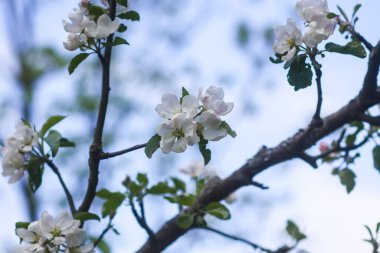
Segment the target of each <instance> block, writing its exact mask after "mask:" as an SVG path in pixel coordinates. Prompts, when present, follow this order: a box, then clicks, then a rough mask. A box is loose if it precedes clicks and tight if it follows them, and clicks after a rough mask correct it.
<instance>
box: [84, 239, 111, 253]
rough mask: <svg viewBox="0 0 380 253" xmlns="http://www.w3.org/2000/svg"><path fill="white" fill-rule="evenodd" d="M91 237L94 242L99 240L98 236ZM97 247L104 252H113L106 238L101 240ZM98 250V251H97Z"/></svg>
mask: <svg viewBox="0 0 380 253" xmlns="http://www.w3.org/2000/svg"><path fill="white" fill-rule="evenodd" d="M89 239H90V240H91V241H92V242H95V241H97V240H98V238H97V237H93V236H90V237H89ZM96 248H97V249H99V250H100V251H101V252H102V253H111V249H110V246H109V245H108V244H107V243H106V241H104V240H100V241H99V242H98V244H97V245H96ZM96 252H97V251H96Z"/></svg>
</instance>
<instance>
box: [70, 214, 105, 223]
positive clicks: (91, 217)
mask: <svg viewBox="0 0 380 253" xmlns="http://www.w3.org/2000/svg"><path fill="white" fill-rule="evenodd" d="M74 219H75V220H80V222H81V223H83V222H84V221H86V220H97V221H100V217H99V216H98V215H96V214H94V213H88V212H80V211H78V212H76V213H74Z"/></svg>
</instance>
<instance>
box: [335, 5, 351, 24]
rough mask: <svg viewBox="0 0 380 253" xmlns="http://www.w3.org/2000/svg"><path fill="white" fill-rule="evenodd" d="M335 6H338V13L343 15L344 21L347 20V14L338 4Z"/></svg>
mask: <svg viewBox="0 0 380 253" xmlns="http://www.w3.org/2000/svg"><path fill="white" fill-rule="evenodd" d="M337 8H338V10H339V12H340V14H342V16H343V17H344V19H345V20H346V21H349V19H348V16H347V14H346V13H345V12H344V10H343V9H342V8H341V7H340V6H339V5H338V6H337Z"/></svg>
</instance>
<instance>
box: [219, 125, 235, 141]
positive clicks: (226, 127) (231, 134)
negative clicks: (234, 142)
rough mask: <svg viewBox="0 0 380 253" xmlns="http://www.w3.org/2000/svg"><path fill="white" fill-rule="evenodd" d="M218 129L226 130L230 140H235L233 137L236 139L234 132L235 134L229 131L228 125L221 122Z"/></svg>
mask: <svg viewBox="0 0 380 253" xmlns="http://www.w3.org/2000/svg"><path fill="white" fill-rule="evenodd" d="M220 127H221V128H224V129H226V131H227V134H228V135H229V136H231V137H232V138H235V137H236V132H235V131H234V130H232V129H231V127H230V125H228V123H227V122H225V121H222V122H221V123H220Z"/></svg>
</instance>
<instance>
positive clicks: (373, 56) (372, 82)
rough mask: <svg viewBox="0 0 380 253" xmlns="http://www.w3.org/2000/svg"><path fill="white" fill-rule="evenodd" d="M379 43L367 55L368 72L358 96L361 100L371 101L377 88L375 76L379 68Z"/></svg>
mask: <svg viewBox="0 0 380 253" xmlns="http://www.w3.org/2000/svg"><path fill="white" fill-rule="evenodd" d="M379 55H380V41H379V42H378V43H377V45H376V47H374V48H373V49H372V51H371V52H370V55H369V61H368V71H367V74H366V76H365V79H364V83H363V88H362V90H361V91H360V95H361V97H362V98H363V99H366V98H368V99H373V98H374V96H375V94H376V88H377V85H378V84H377V75H378V74H379V66H380V57H379Z"/></svg>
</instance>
